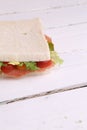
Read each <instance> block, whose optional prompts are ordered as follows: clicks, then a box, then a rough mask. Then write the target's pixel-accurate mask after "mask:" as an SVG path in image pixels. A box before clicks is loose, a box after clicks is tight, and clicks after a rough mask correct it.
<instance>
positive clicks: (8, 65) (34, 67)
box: [0, 35, 63, 77]
mask: <svg viewBox="0 0 87 130" xmlns="http://www.w3.org/2000/svg"><path fill="white" fill-rule="evenodd" d="M45 38H46V40H47V44H48V46H49V51H50V60H46V61H29V62H27V61H24V62H19V61H17V62H15V61H9V62H2V61H1V62H0V72H1V73H4V74H6V75H8V76H9V77H20V76H24V75H25V74H28V73H33V72H41V71H44V70H46V69H49V68H51V67H52V66H54V65H56V64H59V65H60V64H61V63H62V62H63V60H62V59H60V57H59V56H58V54H57V52H56V51H55V50H54V44H53V43H52V40H51V38H50V37H48V36H47V35H45Z"/></svg>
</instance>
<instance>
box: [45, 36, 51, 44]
mask: <svg viewBox="0 0 87 130" xmlns="http://www.w3.org/2000/svg"><path fill="white" fill-rule="evenodd" d="M45 38H46V40H47V42H48V43H49V42H52V39H51V38H50V37H49V36H47V35H45Z"/></svg>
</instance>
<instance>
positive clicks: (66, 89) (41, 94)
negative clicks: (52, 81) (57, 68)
mask: <svg viewBox="0 0 87 130" xmlns="http://www.w3.org/2000/svg"><path fill="white" fill-rule="evenodd" d="M85 87H87V82H85V83H80V84H74V85H72V86H68V87H65V88H61V89H53V90H49V91H46V92H41V93H37V94H33V95H27V96H24V97H19V98H14V99H10V100H4V101H2V102H0V105H6V104H10V103H15V102H19V101H24V100H29V99H34V98H39V97H43V96H48V95H52V94H57V93H62V92H66V91H71V90H75V89H81V88H85Z"/></svg>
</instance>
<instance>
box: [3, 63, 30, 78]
mask: <svg viewBox="0 0 87 130" xmlns="http://www.w3.org/2000/svg"><path fill="white" fill-rule="evenodd" d="M1 70H2V72H3V73H4V74H6V75H8V76H9V77H21V76H23V75H25V74H27V73H29V71H27V70H26V69H25V70H24V69H23V68H21V69H18V68H17V67H16V66H15V65H11V64H6V66H2V67H1Z"/></svg>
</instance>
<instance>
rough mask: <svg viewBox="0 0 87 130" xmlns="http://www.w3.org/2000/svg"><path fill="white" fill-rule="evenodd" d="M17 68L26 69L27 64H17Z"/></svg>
mask: <svg viewBox="0 0 87 130" xmlns="http://www.w3.org/2000/svg"><path fill="white" fill-rule="evenodd" d="M16 68H17V69H18V70H26V65H24V64H23V65H22V66H19V65H17V66H16Z"/></svg>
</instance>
